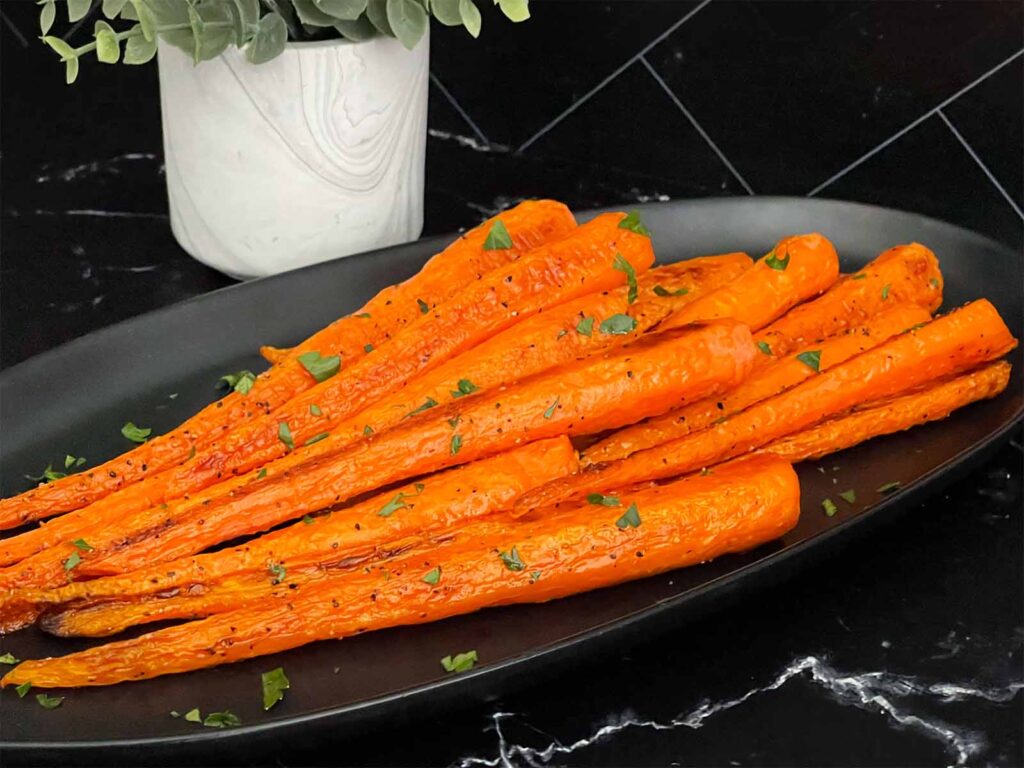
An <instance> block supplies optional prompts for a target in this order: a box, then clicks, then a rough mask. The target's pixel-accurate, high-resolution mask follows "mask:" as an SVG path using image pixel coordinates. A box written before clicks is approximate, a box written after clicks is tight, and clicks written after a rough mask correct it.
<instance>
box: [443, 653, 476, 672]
mask: <svg viewBox="0 0 1024 768" xmlns="http://www.w3.org/2000/svg"><path fill="white" fill-rule="evenodd" d="M477 661H478V659H477V657H476V651H466V652H465V653H456V654H455V655H454V656H445V657H444V658H443V659H441V666H442V667H444V671H445V672H466V671H468V670H470V669H472V668H473V665H474V664H476V663H477Z"/></svg>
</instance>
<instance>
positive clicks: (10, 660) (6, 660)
mask: <svg viewBox="0 0 1024 768" xmlns="http://www.w3.org/2000/svg"><path fill="white" fill-rule="evenodd" d="M20 663H21V659H16V658H14V654H13V653H0V664H20Z"/></svg>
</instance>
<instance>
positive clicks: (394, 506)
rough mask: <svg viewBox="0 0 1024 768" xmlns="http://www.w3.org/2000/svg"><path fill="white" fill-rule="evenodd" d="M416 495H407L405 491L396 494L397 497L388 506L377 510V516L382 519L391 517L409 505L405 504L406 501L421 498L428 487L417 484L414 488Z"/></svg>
mask: <svg viewBox="0 0 1024 768" xmlns="http://www.w3.org/2000/svg"><path fill="white" fill-rule="evenodd" d="M414 487H415V488H416V493H406V492H405V491H399V492H398V493H396V494H395V497H394V498H393V499H391V501H389V502H388V503H387V504H385V505H384V506H383V507H381V508H380V509H378V510H377V514H378V515H380V516H381V517H391V515H393V514H394V513H395V512H397V511H398V510H400V509H403V508H404V507H408V506H409V505H408V504H406V503H405V500H406V499H408V498H412V497H414V496H419V495H420V494H421V493H423V489H424V488H425V487H426V486H425V485H423V483H416V485H415V486H414Z"/></svg>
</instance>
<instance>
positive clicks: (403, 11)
mask: <svg viewBox="0 0 1024 768" xmlns="http://www.w3.org/2000/svg"><path fill="white" fill-rule="evenodd" d="M387 8H388V24H390V25H391V29H392V30H393V31H394V34H395V37H397V38H398V41H399V42H400V43H401V44H402V45H404V46H405V47H406V48H408V49H409V50H410V51H411V50H412V49H413V48H415V47H416V43H418V42H419V41H420V38H421V37H423V33H424V32H426V31H427V20H428V19H427V11H426V10H425V9H424V7H423V6H422V5H420V4H419V3H418V2H416V0H388V5H387Z"/></svg>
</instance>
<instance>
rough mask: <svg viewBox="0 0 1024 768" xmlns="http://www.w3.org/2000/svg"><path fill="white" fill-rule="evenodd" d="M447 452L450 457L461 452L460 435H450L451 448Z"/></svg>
mask: <svg viewBox="0 0 1024 768" xmlns="http://www.w3.org/2000/svg"><path fill="white" fill-rule="evenodd" d="M448 450H449V452H450V453H451V455H452V456H454V455H455V454H457V453H458V452H459V451H460V450H462V435H452V442H451V446H450V447H449V449H448Z"/></svg>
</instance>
